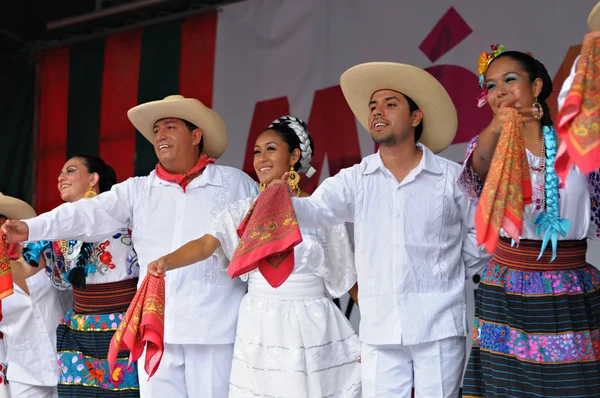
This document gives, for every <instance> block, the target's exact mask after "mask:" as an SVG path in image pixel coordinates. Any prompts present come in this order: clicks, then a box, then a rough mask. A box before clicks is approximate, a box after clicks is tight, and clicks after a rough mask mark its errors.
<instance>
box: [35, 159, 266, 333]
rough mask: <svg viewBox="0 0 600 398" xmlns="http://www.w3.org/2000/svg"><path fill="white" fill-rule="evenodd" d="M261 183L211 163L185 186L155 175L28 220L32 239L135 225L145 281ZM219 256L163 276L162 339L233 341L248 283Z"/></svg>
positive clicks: (97, 235)
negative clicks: (151, 269)
mask: <svg viewBox="0 0 600 398" xmlns="http://www.w3.org/2000/svg"><path fill="white" fill-rule="evenodd" d="M257 192H258V185H257V184H256V183H255V182H254V181H253V180H252V179H251V178H250V177H249V176H248V175H246V174H245V173H243V172H241V171H240V170H237V169H234V168H232V167H226V166H217V165H208V166H207V167H206V169H205V170H204V172H203V173H202V174H201V175H200V176H199V177H197V178H195V179H194V180H192V181H191V182H190V183H189V184H188V186H187V193H185V192H183V189H182V188H181V187H180V186H179V185H178V184H176V183H172V182H167V181H164V180H161V179H159V178H158V177H156V175H155V172H154V171H152V172H151V173H150V175H149V176H146V177H134V178H130V179H128V180H127V181H124V182H122V183H120V184H116V185H115V186H113V188H112V189H111V190H110V191H109V192H105V193H102V194H100V195H98V196H97V197H95V198H92V199H86V200H80V201H77V202H74V203H65V204H63V205H61V206H59V207H57V208H56V209H54V210H52V211H50V212H48V213H45V214H42V215H40V216H38V217H36V218H33V219H30V220H26V222H27V224H28V226H29V240H30V241H36V240H41V239H46V240H58V239H78V240H83V241H90V242H94V241H98V240H100V239H102V238H105V237H106V236H107V235H109V234H111V233H114V231H116V230H118V229H120V228H131V229H132V235H131V236H132V239H133V246H134V247H135V250H136V252H137V254H138V262H139V265H140V283H141V282H142V281H143V279H144V277H145V276H146V272H147V265H148V263H149V262H151V261H153V260H156V259H158V258H159V257H161V256H163V255H165V254H167V253H170V252H171V251H173V250H176V249H178V248H179V247H180V246H182V245H184V244H186V243H187V242H189V241H191V240H194V239H197V238H200V237H201V236H203V235H204V234H205V233H206V232H207V231H208V226H209V223H210V220H211V218H212V217H214V216H215V215H217V214H218V213H219V212H220V211H221V210H222V209H223V208H224V207H225V205H226V204H228V203H230V202H232V201H234V200H237V199H242V198H246V197H249V196H253V195H256V194H257ZM219 258H223V257H219V256H217V255H216V254H215V255H213V256H211V257H210V258H208V259H207V260H205V261H202V262H200V263H197V264H193V265H190V266H189V267H185V268H181V269H177V270H173V271H170V272H169V273H168V275H167V276H166V279H165V281H166V306H165V335H164V338H165V342H166V343H169V344H231V343H233V341H234V337H235V325H236V320H237V314H238V308H239V304H240V301H241V299H242V297H243V296H244V294H245V292H246V286H245V284H244V283H243V282H242V281H240V280H239V278H236V279H234V280H232V279H231V278H230V277H229V276H228V275H227V273H226V272H224V271H223V269H225V268H226V265H225V266H224V265H223V264H219Z"/></svg>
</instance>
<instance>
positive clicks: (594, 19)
mask: <svg viewBox="0 0 600 398" xmlns="http://www.w3.org/2000/svg"><path fill="white" fill-rule="evenodd" d="M587 22H588V27H589V28H590V31H592V32H594V31H596V30H600V2H599V3H598V4H596V5H595V6H594V8H592V11H590V14H589V15H588V21H587Z"/></svg>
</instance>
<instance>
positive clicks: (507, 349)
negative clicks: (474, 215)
mask: <svg viewBox="0 0 600 398" xmlns="http://www.w3.org/2000/svg"><path fill="white" fill-rule="evenodd" d="M540 247H541V242H540V241H521V242H520V244H519V247H516V246H515V247H511V246H510V241H508V240H504V239H502V240H501V241H500V242H499V245H498V248H497V249H496V253H495V254H494V257H493V259H492V261H491V262H490V263H489V264H488V265H487V266H486V267H485V269H484V271H483V275H482V277H481V282H480V284H479V288H478V290H477V297H476V301H475V320H474V327H473V343H474V345H473V349H472V351H471V356H470V358H469V363H468V366H467V372H466V374H465V378H464V381H463V397H488V398H490V397H519V398H522V397H600V272H599V271H598V270H597V269H596V268H594V267H592V266H591V265H589V264H586V262H585V255H586V250H587V243H586V241H585V240H582V241H560V242H559V247H558V250H557V257H556V259H555V260H554V261H553V262H552V263H550V254H551V253H550V252H551V250H550V249H547V250H546V252H545V253H544V255H543V256H542V258H540V260H539V261H538V260H537V256H538V255H539V252H540Z"/></svg>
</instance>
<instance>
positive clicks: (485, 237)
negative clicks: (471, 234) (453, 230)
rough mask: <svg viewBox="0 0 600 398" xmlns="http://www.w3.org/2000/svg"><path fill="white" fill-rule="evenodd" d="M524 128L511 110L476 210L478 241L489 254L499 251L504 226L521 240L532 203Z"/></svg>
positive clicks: (513, 110) (515, 112) (517, 239)
mask: <svg viewBox="0 0 600 398" xmlns="http://www.w3.org/2000/svg"><path fill="white" fill-rule="evenodd" d="M522 129H523V122H522V119H521V115H519V114H518V112H517V110H516V109H511V111H510V113H509V115H508V119H507V120H506V123H505V124H504V128H503V129H502V135H501V136H500V139H499V140H498V144H497V145H496V151H495V152H494V157H493V158H492V163H491V165H490V170H489V171H488V175H487V178H486V180H485V185H484V186H483V192H482V193H481V198H480V199H479V204H478V205H477V210H476V212H475V230H476V236H477V244H478V245H482V244H485V247H486V250H487V252H488V253H493V252H494V251H495V250H496V244H497V243H498V239H499V236H500V228H502V229H504V231H505V232H506V233H507V234H508V235H509V236H510V237H511V238H512V239H514V240H515V241H516V242H519V238H520V236H521V233H522V232H523V206H524V205H527V204H530V203H531V196H532V189H531V178H530V176H529V170H528V163H527V155H526V154H525V142H524V141H523V137H522V135H521V131H522Z"/></svg>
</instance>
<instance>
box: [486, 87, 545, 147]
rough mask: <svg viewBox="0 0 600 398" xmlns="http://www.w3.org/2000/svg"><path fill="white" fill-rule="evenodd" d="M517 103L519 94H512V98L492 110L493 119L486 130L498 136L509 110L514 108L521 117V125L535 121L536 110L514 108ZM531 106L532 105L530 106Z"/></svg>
mask: <svg viewBox="0 0 600 398" xmlns="http://www.w3.org/2000/svg"><path fill="white" fill-rule="evenodd" d="M518 101H519V92H518V91H516V92H515V93H513V97H512V98H511V99H508V100H506V101H503V102H502V103H501V104H500V107H499V108H496V109H494V118H493V119H492V121H491V122H490V124H489V125H488V127H487V129H488V130H489V131H491V132H492V133H494V134H495V135H497V136H500V133H502V129H503V128H504V124H505V123H506V119H507V117H508V112H509V109H510V108H515V109H516V110H517V111H518V112H519V114H520V115H521V117H522V120H523V123H530V122H532V121H534V120H535V117H534V116H535V114H536V112H537V110H536V109H535V108H534V107H532V106H530V107H515V104H516V103H517V102H518ZM532 105H533V104H532Z"/></svg>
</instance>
